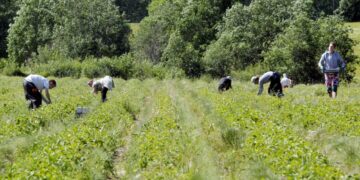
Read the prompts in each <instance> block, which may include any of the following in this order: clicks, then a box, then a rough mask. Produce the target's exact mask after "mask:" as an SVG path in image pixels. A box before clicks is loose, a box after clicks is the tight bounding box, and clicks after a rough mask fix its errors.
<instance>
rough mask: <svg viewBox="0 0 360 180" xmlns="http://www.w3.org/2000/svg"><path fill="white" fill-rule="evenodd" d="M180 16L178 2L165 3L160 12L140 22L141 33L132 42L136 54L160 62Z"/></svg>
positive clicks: (155, 62)
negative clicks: (171, 31)
mask: <svg viewBox="0 0 360 180" xmlns="http://www.w3.org/2000/svg"><path fill="white" fill-rule="evenodd" d="M179 15H180V7H179V5H178V3H176V2H169V1H167V2H166V3H165V2H164V3H163V5H161V8H159V10H158V11H155V12H153V13H152V14H151V15H150V16H149V17H146V18H144V19H143V20H142V21H141V22H140V25H139V27H140V29H139V32H138V33H137V34H136V36H135V39H134V41H133V42H132V48H134V50H135V52H136V53H139V54H140V55H142V56H144V58H145V59H149V60H151V61H152V62H153V63H154V64H157V63H159V62H160V59H161V56H162V53H163V51H164V49H165V47H166V45H167V42H168V39H169V37H170V30H171V29H173V27H174V23H175V21H176V18H177V17H179Z"/></svg>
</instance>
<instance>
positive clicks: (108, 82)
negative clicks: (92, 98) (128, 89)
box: [88, 76, 115, 102]
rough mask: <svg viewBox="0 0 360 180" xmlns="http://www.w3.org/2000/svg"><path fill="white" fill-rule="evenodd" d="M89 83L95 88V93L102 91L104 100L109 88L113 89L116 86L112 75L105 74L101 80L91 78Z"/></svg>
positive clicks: (103, 100)
mask: <svg viewBox="0 0 360 180" xmlns="http://www.w3.org/2000/svg"><path fill="white" fill-rule="evenodd" d="M88 85H89V86H90V87H91V88H93V91H92V92H93V93H94V94H97V93H98V92H99V91H101V100H102V102H105V101H106V100H107V99H106V94H107V92H108V90H110V91H111V90H112V88H114V87H115V84H114V81H113V79H112V78H111V77H110V76H105V77H103V78H101V79H99V80H90V81H89V82H88Z"/></svg>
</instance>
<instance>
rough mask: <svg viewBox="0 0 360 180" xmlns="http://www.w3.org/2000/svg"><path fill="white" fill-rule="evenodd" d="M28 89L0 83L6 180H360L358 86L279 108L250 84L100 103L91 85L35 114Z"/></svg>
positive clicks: (298, 94) (69, 91)
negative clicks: (78, 111) (28, 105)
mask: <svg viewBox="0 0 360 180" xmlns="http://www.w3.org/2000/svg"><path fill="white" fill-rule="evenodd" d="M22 80H23V78H21V77H6V76H0V81H1V82H3V83H4V84H7V86H1V87H0V107H1V108H0V126H1V127H3V128H1V129H0V162H1V163H0V177H1V179H24V178H25V179H26V178H34V179H39V178H43V179H51V178H55V179H56V178H59V177H63V178H74V177H75V178H79V179H82V178H84V179H89V178H90V179H92V178H94V179H103V178H114V179H133V178H141V179H147V178H164V179H172V178H182V179H189V178H205V179H207V178H214V177H215V178H217V177H221V178H224V179H231V178H233V177H248V178H250V179H253V178H254V179H261V178H264V179H266V178H275V179H277V178H289V179H304V178H314V179H324V178H325V179H328V178H330V179H331V178H334V179H339V178H358V177H359V174H358V172H359V171H358V170H359V163H360V158H359V157H360V155H359V152H358V151H356V150H357V148H358V145H357V144H358V143H357V142H358V139H357V138H358V136H359V135H360V131H359V127H360V123H359V122H360V121H359V113H358V112H359V111H360V109H359V108H360V106H359V102H360V101H359V98H360V96H359V95H360V94H359V84H354V83H351V84H349V85H348V86H347V87H343V86H341V88H340V89H339V95H338V97H337V99H333V100H331V102H330V101H329V99H328V97H326V89H325V88H324V86H323V85H320V84H319V85H311V86H306V85H298V86H295V87H293V88H290V89H286V90H285V96H284V97H282V98H281V99H279V98H274V97H272V96H266V95H263V96H257V95H256V89H257V86H254V85H251V84H250V82H243V81H240V82H239V81H234V83H233V89H232V90H230V91H226V92H223V93H218V92H217V90H216V83H217V82H216V81H214V80H210V81H208V82H205V81H202V80H186V79H180V80H179V79H177V80H161V81H159V80H156V79H146V80H141V81H140V80H136V79H132V80H127V81H124V80H122V79H117V78H114V81H115V84H116V88H114V89H113V90H112V91H110V92H109V94H108V95H109V96H108V97H109V100H108V101H107V102H106V103H100V102H99V101H100V98H99V97H98V96H93V95H92V94H91V93H90V92H89V91H90V89H89V87H87V85H86V81H87V79H86V78H81V79H72V78H57V79H56V80H57V81H58V87H57V88H54V89H51V91H50V93H51V97H52V101H53V103H52V104H50V105H44V106H42V107H41V108H39V109H37V110H35V111H28V110H27V109H26V104H25V103H24V96H23V89H22V88H21V87H19V83H20V84H21V82H22ZM85 92H87V93H85ZM321 92H325V93H321ZM350 92H351V93H350ZM78 106H81V107H88V108H89V109H90V111H89V112H88V114H86V115H84V116H82V117H80V118H76V117H75V114H74V110H75V109H76V107H78ZM118 163H119V164H118Z"/></svg>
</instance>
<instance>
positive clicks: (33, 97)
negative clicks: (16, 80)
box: [23, 81, 42, 109]
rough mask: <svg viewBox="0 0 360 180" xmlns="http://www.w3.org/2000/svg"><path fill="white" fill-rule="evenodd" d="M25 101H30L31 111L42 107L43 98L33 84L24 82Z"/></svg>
mask: <svg viewBox="0 0 360 180" xmlns="http://www.w3.org/2000/svg"><path fill="white" fill-rule="evenodd" d="M23 87H24V93H25V99H26V100H29V101H30V104H29V109H35V108H38V107H40V106H41V104H42V96H41V93H40V92H39V90H38V89H37V88H36V86H35V84H34V83H32V82H27V81H24V84H23Z"/></svg>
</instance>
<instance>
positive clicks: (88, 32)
mask: <svg viewBox="0 0 360 180" xmlns="http://www.w3.org/2000/svg"><path fill="white" fill-rule="evenodd" d="M128 33H129V27H128V26H127V25H126V24H125V22H124V20H123V18H122V17H121V16H120V15H119V12H118V10H117V8H116V6H115V5H114V4H113V2H112V1H110V0H109V1H106V2H104V1H100V0H95V1H91V0H80V1H76V2H73V1H52V0H42V1H40V0H29V1H25V2H24V3H23V4H22V5H21V8H20V10H19V13H18V16H17V17H16V18H15V22H14V24H13V25H12V26H11V28H10V29H9V37H8V52H9V56H10V57H11V58H12V59H14V60H15V61H16V62H18V63H23V62H24V60H26V59H28V58H29V57H30V56H31V54H33V53H35V54H36V53H37V49H38V48H39V47H42V46H49V47H51V48H54V49H56V50H57V51H59V52H61V53H62V54H65V55H67V56H69V57H85V56H89V55H92V56H96V57H100V56H114V55H120V54H122V53H124V52H126V51H127V50H128V49H129V46H128V42H127V34H128Z"/></svg>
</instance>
